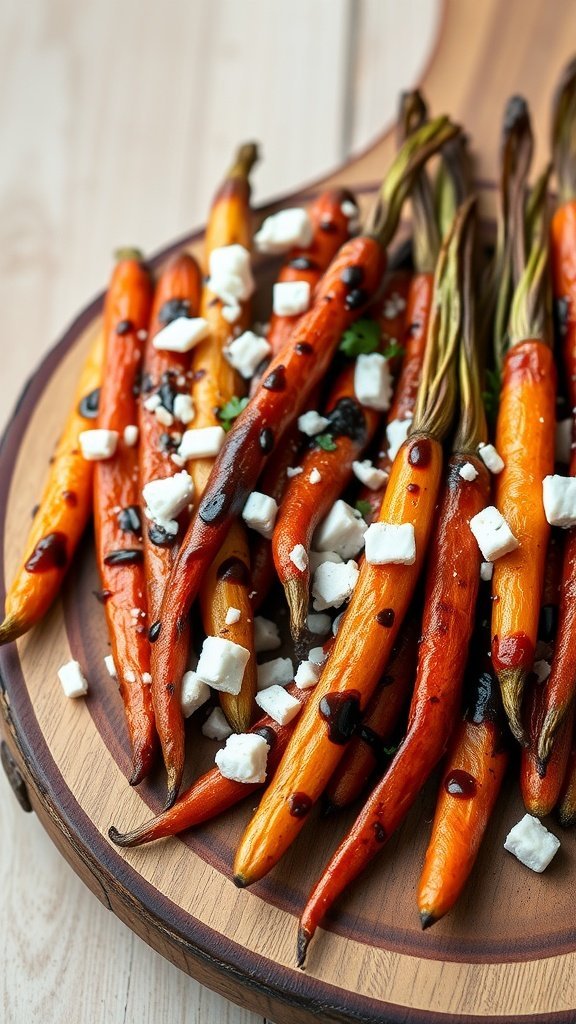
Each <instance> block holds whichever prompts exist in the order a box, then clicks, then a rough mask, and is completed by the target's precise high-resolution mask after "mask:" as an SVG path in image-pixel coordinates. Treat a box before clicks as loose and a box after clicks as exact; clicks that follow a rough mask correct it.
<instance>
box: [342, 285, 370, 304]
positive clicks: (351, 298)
mask: <svg viewBox="0 0 576 1024" xmlns="http://www.w3.org/2000/svg"><path fill="white" fill-rule="evenodd" d="M369 298H370V296H369V295H368V292H366V291H364V289H363V288H352V289H351V291H349V292H348V295H347V296H346V298H345V299H344V305H345V306H346V309H359V308H360V306H365V305H366V303H367V302H368V299H369Z"/></svg>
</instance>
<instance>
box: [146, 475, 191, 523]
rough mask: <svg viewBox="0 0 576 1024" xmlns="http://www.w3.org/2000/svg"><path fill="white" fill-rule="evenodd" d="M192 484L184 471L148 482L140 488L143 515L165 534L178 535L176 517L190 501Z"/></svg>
mask: <svg viewBox="0 0 576 1024" xmlns="http://www.w3.org/2000/svg"><path fill="white" fill-rule="evenodd" d="M193 494H194V484H193V483H192V477H191V476H190V475H189V473H187V472H186V470H182V472H181V473H175V474H174V476H167V477H164V478H160V479H158V480H150V481H149V482H148V483H147V484H145V485H144V487H143V488H142V497H143V498H144V502H145V508H144V513H145V515H146V516H147V517H148V519H151V520H152V521H153V522H154V523H156V524H157V525H158V526H161V527H162V528H163V529H164V530H165V531H166V533H169V534H171V535H172V536H175V535H176V534H177V533H178V523H177V522H176V519H177V516H179V515H180V513H181V512H183V511H184V509H185V508H186V506H187V505H188V504H189V503H190V501H191V500H192V496H193Z"/></svg>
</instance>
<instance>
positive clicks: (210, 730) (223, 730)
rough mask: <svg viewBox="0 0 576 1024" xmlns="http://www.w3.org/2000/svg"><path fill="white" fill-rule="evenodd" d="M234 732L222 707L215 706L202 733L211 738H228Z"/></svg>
mask: <svg viewBox="0 0 576 1024" xmlns="http://www.w3.org/2000/svg"><path fill="white" fill-rule="evenodd" d="M232 732H233V730H232V729H231V728H230V726H229V725H228V722H227V721H226V716H225V715H224V712H223V711H222V709H221V708H214V710H213V711H211V712H210V714H209V715H208V718H207V719H206V721H205V722H204V725H203V726H202V734H203V735H204V736H207V737H208V739H209V740H227V739H228V737H229V736H231V735H232Z"/></svg>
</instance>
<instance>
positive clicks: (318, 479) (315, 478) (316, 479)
mask: <svg viewBox="0 0 576 1024" xmlns="http://www.w3.org/2000/svg"><path fill="white" fill-rule="evenodd" d="M308 479H309V481H310V483H311V484H319V483H322V474H321V473H319V472H318V470H317V469H316V467H314V469H311V470H310V475H309V476H308Z"/></svg>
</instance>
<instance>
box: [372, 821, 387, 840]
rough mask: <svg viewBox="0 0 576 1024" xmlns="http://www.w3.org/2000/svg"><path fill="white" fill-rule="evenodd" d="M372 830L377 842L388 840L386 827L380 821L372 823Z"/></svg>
mask: <svg viewBox="0 0 576 1024" xmlns="http://www.w3.org/2000/svg"><path fill="white" fill-rule="evenodd" d="M372 831H373V832H374V838H375V840H376V842H377V843H385V842H386V829H385V828H384V826H383V825H381V824H380V822H379V821H375V822H374V824H373V825H372Z"/></svg>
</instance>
